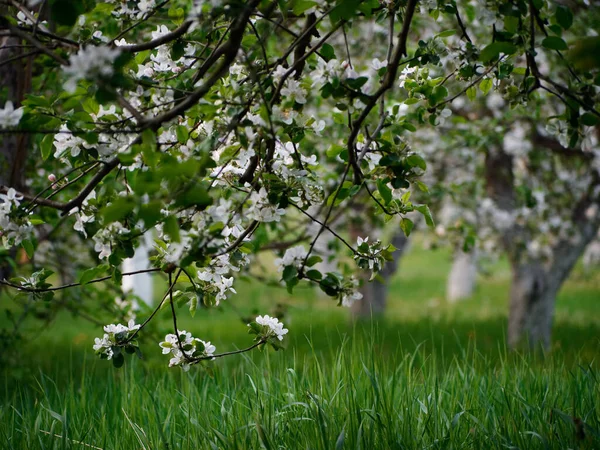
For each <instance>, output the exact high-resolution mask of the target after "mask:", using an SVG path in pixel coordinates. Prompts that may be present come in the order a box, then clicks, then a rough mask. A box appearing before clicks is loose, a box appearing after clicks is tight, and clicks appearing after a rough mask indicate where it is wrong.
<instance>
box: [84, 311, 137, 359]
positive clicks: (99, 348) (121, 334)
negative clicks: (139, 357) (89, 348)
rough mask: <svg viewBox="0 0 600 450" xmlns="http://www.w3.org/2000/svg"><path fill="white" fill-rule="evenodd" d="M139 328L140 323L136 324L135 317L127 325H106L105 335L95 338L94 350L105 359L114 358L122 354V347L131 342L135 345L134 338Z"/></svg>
mask: <svg viewBox="0 0 600 450" xmlns="http://www.w3.org/2000/svg"><path fill="white" fill-rule="evenodd" d="M139 328H140V325H139V324H136V323H135V321H134V320H133V319H132V320H130V321H129V322H128V323H127V325H122V324H117V325H114V324H110V325H106V326H105V327H104V336H102V338H95V339H94V346H93V347H94V351H95V352H96V354H97V355H100V357H101V358H103V359H112V358H113V357H115V356H118V355H121V348H124V347H126V346H128V345H130V344H131V345H134V343H133V342H132V338H133V335H134V334H135V333H136V332H137V330H138V329H139Z"/></svg>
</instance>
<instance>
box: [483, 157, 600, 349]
mask: <svg viewBox="0 0 600 450" xmlns="http://www.w3.org/2000/svg"><path fill="white" fill-rule="evenodd" d="M552 150H553V149H552V148H548V151H552ZM575 152H576V150H573V153H574V154H575V156H572V157H585V155H583V154H582V153H580V154H579V155H577V154H576V153H575ZM592 178H593V181H592V182H591V184H590V187H589V189H588V192H587V193H586V194H585V195H584V196H583V197H582V198H580V199H579V201H578V202H576V204H575V206H574V208H573V213H572V217H571V220H572V222H573V224H574V231H575V232H576V233H577V235H578V241H577V242H573V241H572V239H564V240H561V241H559V242H558V244H556V245H555V246H554V247H553V249H552V250H553V252H552V253H553V258H552V261H550V262H542V261H539V260H535V259H533V260H532V258H531V257H530V256H528V255H525V254H524V253H525V252H524V249H523V245H522V243H523V242H527V239H528V238H529V235H528V232H527V230H526V228H524V227H523V226H521V225H519V224H517V223H514V224H513V225H512V226H510V227H508V229H506V230H505V231H504V232H503V235H502V242H503V246H504V249H505V250H506V252H507V254H508V258H509V261H510V264H511V269H512V286H511V292H510V309H509V319H508V343H509V345H510V346H511V347H513V348H514V347H516V346H518V345H519V344H520V343H521V342H523V341H525V342H526V343H527V344H528V345H529V347H531V348H533V347H537V346H540V345H541V346H543V347H545V348H548V347H549V346H550V338H551V333H552V320H553V316H554V304H555V302H556V295H557V293H558V291H559V290H560V288H561V286H562V284H563V282H564V281H565V279H566V278H567V277H568V275H569V273H570V272H571V270H572V269H573V267H574V266H575V263H576V262H577V260H578V259H579V257H580V256H581V255H582V254H583V252H584V251H585V248H586V247H587V245H588V244H589V243H590V242H591V241H592V240H593V239H594V237H595V236H596V233H597V232H598V228H599V227H600V211H598V190H599V187H600V175H599V174H598V172H597V171H593V173H592ZM486 184H487V186H486V187H487V191H488V195H489V196H490V198H492V199H493V200H494V202H495V203H496V206H497V207H498V208H499V209H501V210H503V211H505V212H510V213H512V212H513V211H514V210H515V208H516V193H515V190H514V174H513V161H512V156H510V155H508V154H507V153H506V152H505V151H504V150H503V149H502V148H501V146H499V147H497V148H492V149H489V150H488V152H487V154H486Z"/></svg>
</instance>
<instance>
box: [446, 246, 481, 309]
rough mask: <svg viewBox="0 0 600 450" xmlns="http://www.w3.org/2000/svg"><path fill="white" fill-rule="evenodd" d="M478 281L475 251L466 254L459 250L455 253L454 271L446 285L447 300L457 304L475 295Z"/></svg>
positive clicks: (451, 271)
mask: <svg viewBox="0 0 600 450" xmlns="http://www.w3.org/2000/svg"><path fill="white" fill-rule="evenodd" d="M476 279H477V254H476V253H475V250H472V251H471V252H464V251H462V249H458V250H456V251H455V252H454V260H453V262H452V269H450V274H449V275H448V281H447V283H446V299H447V300H448V301H449V302H451V303H455V302H458V301H460V300H464V299H467V298H469V297H471V296H472V295H473V291H474V290H475V281H476Z"/></svg>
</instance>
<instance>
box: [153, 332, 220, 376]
mask: <svg viewBox="0 0 600 450" xmlns="http://www.w3.org/2000/svg"><path fill="white" fill-rule="evenodd" d="M177 334H179V338H178V337H177V335H175V334H167V335H166V336H165V340H164V341H163V342H161V343H159V344H158V345H159V346H160V347H161V349H162V353H163V355H168V354H171V355H172V357H171V359H170V360H169V367H173V366H180V367H181V368H182V369H183V370H184V371H185V372H187V371H188V370H190V365H191V363H193V362H194V359H197V358H203V359H213V358H212V356H213V355H214V353H215V350H216V347H215V346H214V345H212V344H211V343H210V342H205V341H203V340H201V339H198V338H195V337H193V336H192V333H190V332H188V331H185V330H178V331H177Z"/></svg>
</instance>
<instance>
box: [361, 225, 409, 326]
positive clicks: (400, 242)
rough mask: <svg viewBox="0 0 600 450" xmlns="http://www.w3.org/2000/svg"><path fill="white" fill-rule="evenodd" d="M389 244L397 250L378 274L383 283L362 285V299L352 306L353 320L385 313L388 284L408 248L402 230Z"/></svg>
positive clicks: (374, 281) (375, 282)
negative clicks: (392, 258) (391, 259)
mask: <svg viewBox="0 0 600 450" xmlns="http://www.w3.org/2000/svg"><path fill="white" fill-rule="evenodd" d="M391 244H392V245H393V246H394V247H396V249H397V250H396V251H395V252H394V260H393V261H390V262H388V263H387V264H386V265H385V266H384V267H383V270H382V271H381V272H380V273H379V276H380V277H381V278H382V279H383V281H379V280H377V279H375V280H373V281H372V282H370V283H366V282H365V283H364V284H363V286H362V287H361V289H360V292H361V293H362V295H363V298H362V299H361V300H360V301H357V302H355V303H354V304H353V305H352V316H353V317H354V318H368V317H371V316H376V315H381V314H383V313H384V312H385V308H386V305H387V296H388V292H389V282H390V279H391V278H392V276H393V275H394V274H395V273H396V271H397V270H398V265H399V263H400V259H401V258H402V255H403V254H404V251H405V250H406V248H407V246H408V238H407V237H406V236H405V235H404V232H403V231H402V230H398V231H397V232H396V233H395V234H394V236H393V237H392V242H391Z"/></svg>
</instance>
